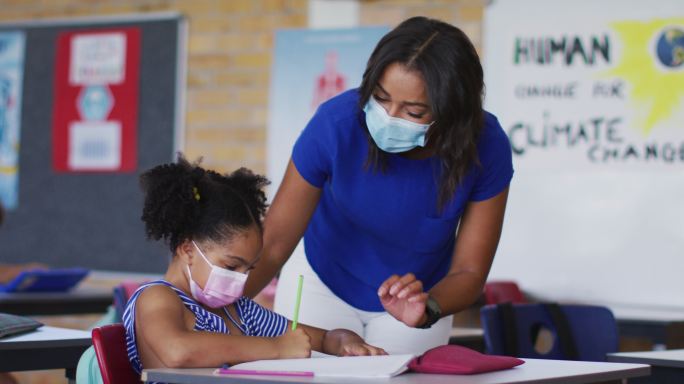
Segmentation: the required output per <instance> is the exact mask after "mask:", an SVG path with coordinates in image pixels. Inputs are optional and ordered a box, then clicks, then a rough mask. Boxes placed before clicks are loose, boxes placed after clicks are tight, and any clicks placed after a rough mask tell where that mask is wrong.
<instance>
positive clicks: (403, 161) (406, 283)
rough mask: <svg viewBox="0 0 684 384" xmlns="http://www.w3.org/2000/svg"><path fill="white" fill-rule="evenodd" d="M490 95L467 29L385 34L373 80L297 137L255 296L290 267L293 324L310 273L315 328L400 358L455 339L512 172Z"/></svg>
mask: <svg viewBox="0 0 684 384" xmlns="http://www.w3.org/2000/svg"><path fill="white" fill-rule="evenodd" d="M482 97H483V74H482V66H481V65H480V60H479V58H478V56H477V53H476V51H475V48H474V47H473V45H472V43H471V42H470V41H469V39H468V38H467V37H466V35H465V34H464V33H463V32H462V31H461V30H459V29H458V28H456V27H454V26H452V25H449V24H446V23H444V22H441V21H437V20H432V19H427V18H424V17H414V18H411V19H408V20H406V21H404V22H403V23H401V24H400V25H399V26H397V27H396V28H395V29H394V30H392V31H390V32H389V33H388V34H387V35H385V36H384V37H383V38H382V40H380V42H379V43H378V45H377V46H376V47H375V50H374V51H373V53H372V55H371V57H370V59H369V60H368V64H367V67H366V70H365V72H364V74H363V80H362V83H361V86H360V87H359V88H358V89H354V90H350V91H347V92H345V93H342V94H340V95H339V96H336V97H334V98H333V99H331V100H329V101H327V102H326V103H324V104H322V105H321V106H320V107H319V108H318V111H317V112H316V113H315V115H314V116H313V117H312V119H311V121H310V122H309V123H308V125H307V126H306V128H305V129H304V130H303V131H302V133H301V135H300V136H299V138H298V139H297V142H296V143H295V145H294V149H293V151H292V158H291V161H290V163H289V165H288V167H287V171H286V173H285V176H284V178H283V181H282V184H281V185H280V188H279V190H278V192H277V194H276V196H275V198H274V200H273V204H272V206H271V208H270V209H269V211H268V214H267V216H266V220H265V225H264V228H265V232H264V249H263V253H262V255H263V256H262V258H261V260H260V261H259V263H258V264H257V266H256V269H255V270H254V271H252V272H251V274H250V276H249V280H248V285H247V289H246V294H248V295H254V294H256V293H257V292H258V291H259V290H261V288H263V287H264V286H265V285H266V284H267V283H268V281H270V280H271V278H273V276H274V275H275V274H276V273H277V272H278V271H279V270H280V269H281V267H282V271H281V275H280V280H279V284H278V288H277V292H276V302H275V309H276V311H278V312H280V313H283V314H285V315H287V316H292V311H293V308H294V301H295V294H296V291H297V280H298V276H299V275H300V274H302V275H304V288H303V292H302V299H301V309H300V313H299V320H300V321H302V322H304V323H307V324H311V325H314V326H317V327H321V328H325V329H332V328H347V329H351V330H353V331H354V332H356V333H358V334H359V335H362V336H363V337H364V338H365V339H366V341H367V342H368V343H369V344H372V345H377V346H379V347H382V348H384V349H385V350H386V351H387V352H388V353H416V354H419V353H422V352H424V351H425V350H427V349H429V348H432V347H435V346H437V345H442V344H446V343H447V342H448V339H449V332H450V330H451V322H452V316H451V315H452V314H453V313H456V312H458V311H461V310H463V309H465V308H467V307H468V306H469V305H471V304H472V303H473V302H474V301H475V300H476V299H477V298H478V296H479V295H480V293H481V291H482V287H483V285H484V282H485V280H486V278H487V274H488V273H489V269H490V266H491V264H492V261H493V258H494V253H495V251H496V247H497V244H498V241H499V237H500V234H501V227H502V223H503V218H504V211H505V208H506V199H507V195H508V185H509V183H510V181H511V177H512V175H513V167H512V161H511V149H510V144H509V142H508V138H507V137H506V134H505V133H504V132H503V130H502V128H501V126H500V125H499V123H498V121H497V120H496V118H495V117H494V116H493V115H491V114H489V113H487V112H485V111H484V110H483V109H482ZM302 236H303V237H304V242H303V247H302V246H301V245H300V246H298V243H299V242H300V239H301V238H302ZM302 248H303V249H302ZM288 259H289V260H288ZM286 261H287V263H285V262H286Z"/></svg>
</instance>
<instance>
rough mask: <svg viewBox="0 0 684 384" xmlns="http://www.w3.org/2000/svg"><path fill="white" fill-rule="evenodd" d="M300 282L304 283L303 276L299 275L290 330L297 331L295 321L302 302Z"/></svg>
mask: <svg viewBox="0 0 684 384" xmlns="http://www.w3.org/2000/svg"><path fill="white" fill-rule="evenodd" d="M302 282H304V276H302V275H299V283H297V301H295V312H294V317H293V318H292V330H293V331H294V330H295V329H297V319H298V318H299V304H300V303H301V302H302Z"/></svg>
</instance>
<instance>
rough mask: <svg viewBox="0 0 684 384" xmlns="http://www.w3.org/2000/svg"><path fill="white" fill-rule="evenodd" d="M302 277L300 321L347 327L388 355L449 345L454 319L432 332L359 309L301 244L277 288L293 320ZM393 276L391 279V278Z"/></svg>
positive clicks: (282, 308)
mask: <svg viewBox="0 0 684 384" xmlns="http://www.w3.org/2000/svg"><path fill="white" fill-rule="evenodd" d="M299 275H303V276H304V283H303V286H302V300H301V303H300V308H299V319H298V321H299V322H301V323H303V324H306V325H312V326H315V327H319V328H323V329H328V330H329V329H335V328H346V329H349V330H352V331H354V332H356V333H357V334H359V335H360V336H361V337H363V338H364V339H365V340H366V342H367V343H368V344H370V345H374V346H376V347H380V348H383V349H384V350H385V351H387V353H390V354H398V353H412V354H416V355H420V354H422V353H423V352H425V351H427V350H428V349H430V348H433V347H436V346H438V345H444V344H447V343H448V342H449V334H450V332H451V326H452V319H453V316H447V317H444V318H442V319H440V320H439V321H438V322H437V323H435V324H434V325H433V326H432V327H431V328H429V329H418V328H411V327H408V326H407V325H405V324H404V323H402V322H400V321H398V320H397V319H395V318H394V317H393V316H392V315H390V314H388V313H387V312H368V311H362V310H360V309H356V308H354V307H352V306H351V305H349V304H347V303H345V302H344V301H343V300H342V299H340V298H338V297H337V296H336V295H335V294H334V293H333V292H332V291H330V289H328V287H326V286H325V284H324V283H323V282H322V281H321V280H320V279H319V278H318V275H317V274H316V272H314V271H313V269H311V266H310V265H309V263H308V261H307V260H306V256H305V255H304V246H303V242H300V243H299V246H297V249H295V251H294V252H293V254H292V256H291V257H290V260H288V262H287V263H285V265H284V266H283V269H282V271H281V274H280V279H279V280H278V286H277V288H276V296H275V304H274V309H275V311H276V312H278V313H280V314H281V315H283V316H285V317H287V318H288V319H292V317H293V314H294V307H295V296H296V293H297V280H298V278H299ZM388 277H389V276H388Z"/></svg>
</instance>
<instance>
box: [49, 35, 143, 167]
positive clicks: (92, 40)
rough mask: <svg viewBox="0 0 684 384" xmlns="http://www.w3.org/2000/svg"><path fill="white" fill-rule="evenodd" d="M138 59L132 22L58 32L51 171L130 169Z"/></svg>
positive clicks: (133, 152) (133, 154)
mask: <svg viewBox="0 0 684 384" xmlns="http://www.w3.org/2000/svg"><path fill="white" fill-rule="evenodd" d="M139 64H140V30H139V29H138V28H123V29H116V30H109V29H108V30H97V31H85V32H84V31H79V32H65V33H62V34H60V36H59V38H58V42H57V60H56V68H55V93H54V113H53V126H52V134H53V140H52V142H53V166H54V169H55V171H58V172H132V171H135V169H136V166H137V124H138V89H139Z"/></svg>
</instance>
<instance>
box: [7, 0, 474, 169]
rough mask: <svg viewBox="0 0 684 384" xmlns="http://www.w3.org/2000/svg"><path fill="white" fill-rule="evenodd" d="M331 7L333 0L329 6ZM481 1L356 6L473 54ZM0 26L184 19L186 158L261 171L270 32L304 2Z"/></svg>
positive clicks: (44, 7)
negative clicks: (449, 38) (453, 34)
mask: <svg viewBox="0 0 684 384" xmlns="http://www.w3.org/2000/svg"><path fill="white" fill-rule="evenodd" d="M331 1H334V0H331ZM484 2H485V0H458V1H456V0H452V1H447V0H441V1H440V0H361V2H360V21H361V24H362V25H381V24H384V25H391V26H394V25H396V24H397V23H399V22H400V21H402V20H404V19H405V18H407V17H410V16H414V15H425V16H430V17H435V18H439V19H441V20H444V21H447V22H450V23H452V24H455V25H457V26H459V27H460V28H461V29H463V30H464V31H465V32H466V33H467V34H468V35H469V36H470V37H471V39H472V40H473V42H474V43H475V45H476V47H478V48H479V46H480V41H481V18H482V9H483V4H484ZM0 6H1V7H2V11H1V12H0V22H2V21H14V20H31V19H45V18H62V17H84V16H93V15H115V14H127V13H144V12H159V11H177V12H180V13H182V14H184V15H186V16H187V18H188V20H189V36H188V44H189V47H188V79H187V116H186V128H187V129H186V133H185V153H186V154H187V156H188V157H189V158H196V157H198V156H203V157H204V164H205V165H206V166H208V167H211V168H215V169H217V170H220V171H228V170H233V169H235V168H237V167H240V166H246V167H249V168H252V169H254V170H255V171H257V172H265V169H266V137H265V135H266V124H267V120H268V85H269V80H270V77H269V72H270V67H271V50H272V47H273V32H274V31H275V30H276V29H279V28H302V27H306V26H307V24H308V1H307V0H111V1H96V0H0Z"/></svg>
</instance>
